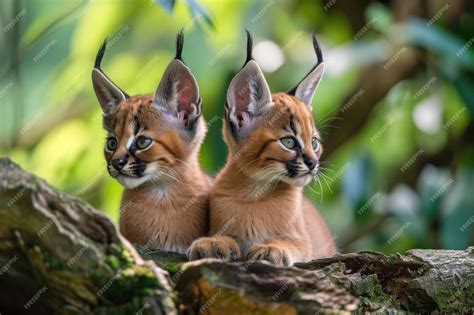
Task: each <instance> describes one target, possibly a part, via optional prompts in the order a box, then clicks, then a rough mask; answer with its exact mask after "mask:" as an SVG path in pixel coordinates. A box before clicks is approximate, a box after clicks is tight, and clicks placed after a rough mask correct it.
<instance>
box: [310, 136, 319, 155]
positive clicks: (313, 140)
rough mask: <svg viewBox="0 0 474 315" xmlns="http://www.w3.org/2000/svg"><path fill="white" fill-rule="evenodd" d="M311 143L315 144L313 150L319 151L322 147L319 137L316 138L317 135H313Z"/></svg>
mask: <svg viewBox="0 0 474 315" xmlns="http://www.w3.org/2000/svg"><path fill="white" fill-rule="evenodd" d="M311 144H312V145H313V150H314V151H315V152H318V151H319V149H320V145H319V141H318V139H316V137H313V139H312V140H311Z"/></svg>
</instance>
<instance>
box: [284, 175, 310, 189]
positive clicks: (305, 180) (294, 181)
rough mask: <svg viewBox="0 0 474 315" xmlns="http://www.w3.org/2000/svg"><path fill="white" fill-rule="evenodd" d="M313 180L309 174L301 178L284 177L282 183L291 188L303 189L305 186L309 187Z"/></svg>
mask: <svg viewBox="0 0 474 315" xmlns="http://www.w3.org/2000/svg"><path fill="white" fill-rule="evenodd" d="M311 179H312V177H311V175H310V174H308V175H304V176H299V177H288V176H283V177H282V178H281V181H282V182H285V183H287V184H288V185H291V186H297V187H303V186H306V185H308V184H309V183H310V182H311Z"/></svg>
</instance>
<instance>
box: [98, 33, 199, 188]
mask: <svg viewBox="0 0 474 315" xmlns="http://www.w3.org/2000/svg"><path fill="white" fill-rule="evenodd" d="M182 47H183V34H182V32H181V33H180V34H179V35H178V39H177V53H176V57H175V59H174V60H172V61H171V63H170V64H169V65H168V67H167V69H166V70H165V73H164V75H163V77H162V79H161V82H160V83H159V85H158V88H157V89H156V92H155V94H154V95H146V96H133V97H130V96H128V95H127V94H126V93H125V92H124V91H122V90H121V89H120V88H118V87H117V86H116V85H115V84H114V83H113V82H112V81H111V80H110V79H109V78H108V77H107V76H106V75H105V74H104V73H103V72H102V70H101V68H100V63H101V60H102V57H103V55H104V52H105V48H106V42H104V44H103V45H102V47H101V48H100V50H99V52H98V54H97V58H96V63H95V67H94V69H93V70H92V82H93V86H94V90H95V93H96V95H97V98H98V100H99V103H100V105H101V107H102V111H103V126H104V129H105V130H106V131H107V133H108V134H107V139H106V144H105V148H104V154H105V159H106V160H107V170H108V171H109V174H110V175H111V176H112V177H114V178H116V179H117V180H118V181H119V182H120V183H121V184H122V185H123V186H125V187H126V188H134V187H137V186H139V185H142V184H144V183H146V182H151V181H153V182H157V183H165V182H167V181H174V180H177V178H176V175H177V174H176V172H177V170H179V169H183V168H185V167H187V165H189V163H190V162H194V160H195V159H196V158H197V154H198V151H199V147H200V144H201V142H202V140H203V138H204V135H205V133H206V126H205V123H204V119H203V118H202V117H201V109H202V107H201V97H200V95H199V88H198V85H197V83H196V80H195V79H194V76H193V75H192V73H191V71H190V70H189V68H188V67H187V66H186V65H185V64H184V62H183V61H182V59H181V51H182Z"/></svg>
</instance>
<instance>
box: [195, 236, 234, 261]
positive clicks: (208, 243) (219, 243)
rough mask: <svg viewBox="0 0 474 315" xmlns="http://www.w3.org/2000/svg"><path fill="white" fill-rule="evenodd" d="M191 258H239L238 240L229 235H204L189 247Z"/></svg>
mask: <svg viewBox="0 0 474 315" xmlns="http://www.w3.org/2000/svg"><path fill="white" fill-rule="evenodd" d="M187 256H188V259H189V260H196V259H202V258H219V259H223V260H226V261H234V260H238V259H240V257H241V254H240V247H239V244H237V242H236V241H235V240H234V239H233V238H231V237H228V236H218V237H202V238H199V239H197V240H195V241H194V242H193V243H192V244H191V246H190V247H189V249H188V253H187Z"/></svg>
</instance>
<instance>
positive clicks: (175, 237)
mask: <svg viewBox="0 0 474 315" xmlns="http://www.w3.org/2000/svg"><path fill="white" fill-rule="evenodd" d="M207 189H209V188H208V180H207V179H203V180H201V182H200V183H197V185H193V186H192V187H183V188H181V189H177V188H175V189H169V188H168V189H167V188H164V187H160V186H155V187H145V188H138V189H133V190H126V191H125V192H124V195H123V200H122V207H121V216H120V231H121V232H122V234H123V235H124V236H125V237H126V238H127V239H128V240H130V241H131V242H132V243H136V244H141V245H146V246H147V247H148V248H151V249H153V248H159V249H164V250H170V251H176V252H179V253H186V250H187V248H188V246H189V245H190V244H191V243H192V241H193V240H195V239H196V238H198V237H200V236H202V235H205V234H206V233H207V229H208V222H207V221H208V198H207V195H206V191H207Z"/></svg>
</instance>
